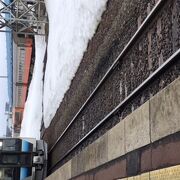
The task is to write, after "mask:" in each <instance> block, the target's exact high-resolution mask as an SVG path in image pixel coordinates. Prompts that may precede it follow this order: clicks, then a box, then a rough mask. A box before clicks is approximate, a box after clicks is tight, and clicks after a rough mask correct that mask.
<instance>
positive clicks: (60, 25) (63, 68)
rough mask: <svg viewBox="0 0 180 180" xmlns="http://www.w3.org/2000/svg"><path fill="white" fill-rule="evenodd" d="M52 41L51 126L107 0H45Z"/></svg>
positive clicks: (47, 94)
mask: <svg viewBox="0 0 180 180" xmlns="http://www.w3.org/2000/svg"><path fill="white" fill-rule="evenodd" d="M45 2H46V6H47V11H48V15H49V41H48V54H47V66H46V72H45V84H44V99H43V101H44V124H45V127H46V128H47V127H48V126H49V124H50V122H51V120H52V118H53V117H54V115H55V113H56V111H57V109H58V107H59V105H60V103H61V102H62V100H63V97H64V94H65V93H66V91H67V90H68V89H69V87H70V84H71V80H72V79H73V77H74V75H75V73H76V71H77V69H78V66H79V64H80V62H81V60H82V58H83V54H84V52H85V51H86V49H87V45H88V42H89V40H90V39H91V38H92V37H93V35H94V33H95V31H96V28H97V26H98V24H99V22H100V20H101V16H102V13H103V11H104V10H105V8H106V2H107V0H53V2H52V0H45Z"/></svg>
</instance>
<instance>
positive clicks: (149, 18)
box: [49, 0, 167, 153]
mask: <svg viewBox="0 0 180 180" xmlns="http://www.w3.org/2000/svg"><path fill="white" fill-rule="evenodd" d="M165 2H167V1H166V0H159V1H158V2H157V3H156V5H155V6H154V8H153V9H152V10H151V12H150V13H149V15H148V16H147V17H146V19H145V20H144V21H143V23H142V24H141V26H140V27H139V28H138V30H137V31H136V32H135V34H134V35H133V36H132V38H131V39H130V41H129V42H128V43H127V45H126V46H125V47H124V49H123V50H122V52H121V53H120V54H119V56H118V57H117V58H116V60H115V61H114V63H113V64H112V65H111V67H110V68H109V69H108V71H107V72H106V74H105V75H104V76H103V78H102V79H101V81H100V82H99V83H98V85H97V86H96V88H95V89H94V90H93V92H92V93H91V94H90V96H89V97H88V98H87V100H86V101H85V103H84V104H83V105H82V106H81V108H80V109H79V111H78V112H77V113H76V115H75V116H74V117H73V119H72V120H71V122H70V123H69V124H68V126H67V127H66V129H65V130H64V131H63V133H62V134H61V135H60V136H59V138H58V139H57V140H56V142H55V143H54V145H53V146H52V147H51V148H50V150H49V153H51V151H52V150H53V149H54V148H55V147H56V145H57V144H58V142H59V141H60V140H61V138H62V137H63V136H64V134H65V133H66V132H67V131H68V129H69V128H70V127H71V125H72V124H73V122H74V121H75V120H76V118H77V117H78V116H79V114H80V113H81V112H82V110H83V109H84V108H85V107H86V105H87V104H88V102H89V101H90V100H91V99H92V97H93V96H94V95H95V93H96V91H97V90H98V89H99V88H100V87H101V86H102V84H103V82H104V81H105V80H106V79H107V78H108V76H109V75H110V73H111V72H112V71H113V70H114V69H115V68H116V67H117V65H118V63H119V61H120V60H121V59H122V58H123V57H124V56H125V54H126V53H127V52H128V50H129V48H131V47H132V45H133V44H134V43H135V42H136V40H137V39H138V38H139V36H141V34H142V32H143V31H144V30H145V29H146V27H147V26H148V25H149V23H150V22H151V21H152V20H153V18H154V16H155V15H156V14H157V12H158V11H159V10H160V9H161V8H162V7H163V5H164V4H165Z"/></svg>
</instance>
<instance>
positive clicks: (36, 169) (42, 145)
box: [0, 138, 47, 180]
mask: <svg viewBox="0 0 180 180" xmlns="http://www.w3.org/2000/svg"><path fill="white" fill-rule="evenodd" d="M46 173H47V144H46V142H45V141H43V140H36V139H33V138H0V180H43V179H45V177H46Z"/></svg>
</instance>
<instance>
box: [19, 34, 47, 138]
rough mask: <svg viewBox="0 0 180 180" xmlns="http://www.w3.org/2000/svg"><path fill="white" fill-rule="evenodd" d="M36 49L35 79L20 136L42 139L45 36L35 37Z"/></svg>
mask: <svg viewBox="0 0 180 180" xmlns="http://www.w3.org/2000/svg"><path fill="white" fill-rule="evenodd" d="M35 49H36V50H35V53H36V54H35V57H36V59H35V65H34V72H33V78H32V81H31V84H30V87H29V94H28V98H27V101H26V104H25V109H24V114H23V121H22V125H21V133H20V136H21V137H32V138H36V139H40V126H41V120H42V92H43V81H42V79H43V61H44V54H45V49H46V43H45V38H44V37H43V36H35Z"/></svg>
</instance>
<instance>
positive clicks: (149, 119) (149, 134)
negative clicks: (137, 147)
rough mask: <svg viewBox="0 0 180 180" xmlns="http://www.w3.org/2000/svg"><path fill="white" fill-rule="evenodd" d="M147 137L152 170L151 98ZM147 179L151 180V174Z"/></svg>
mask: <svg viewBox="0 0 180 180" xmlns="http://www.w3.org/2000/svg"><path fill="white" fill-rule="evenodd" d="M149 136H150V156H151V161H150V163H151V164H150V166H151V169H152V146H151V143H152V137H151V136H152V133H151V98H150V99H149ZM149 179H150V180H151V173H150V172H149Z"/></svg>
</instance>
